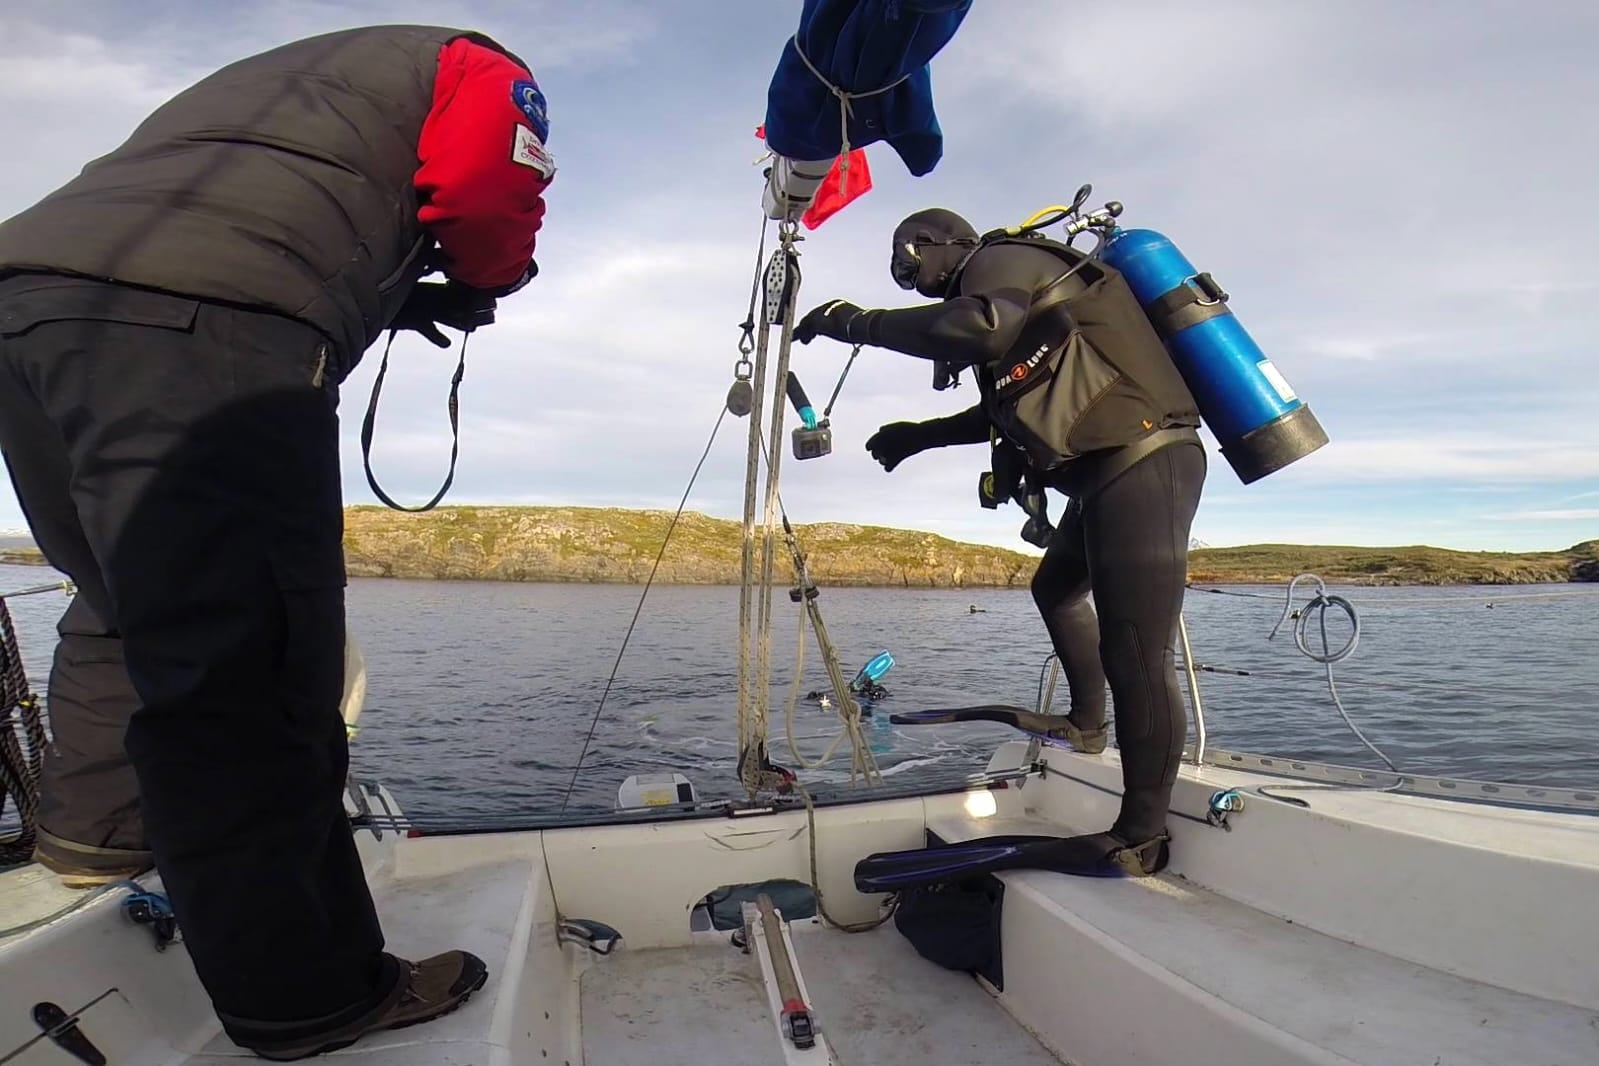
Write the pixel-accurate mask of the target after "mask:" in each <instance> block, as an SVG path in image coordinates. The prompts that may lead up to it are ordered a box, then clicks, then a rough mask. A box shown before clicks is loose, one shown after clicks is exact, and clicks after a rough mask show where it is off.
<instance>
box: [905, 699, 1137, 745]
mask: <svg viewBox="0 0 1599 1066" xmlns="http://www.w3.org/2000/svg"><path fill="white" fill-rule="evenodd" d="M888 720H889V722H890V723H892V724H893V725H940V724H944V723H949V722H998V723H999V724H1000V725H1008V726H1010V727H1011V728H1012V729H1019V730H1021V731H1022V732H1023V733H1031V734H1035V735H1037V736H1041V737H1047V738H1049V739H1051V740H1064V741H1066V742H1067V743H1068V744H1070V745H1071V746H1072V747H1074V748H1076V749H1077V750H1078V751H1080V752H1083V753H1084V754H1087V755H1098V754H1099V753H1100V752H1102V751H1104V750H1105V743H1106V740H1107V738H1108V736H1109V733H1110V730H1109V728H1108V727H1107V726H1103V725H1102V726H1100V727H1099V728H1098V729H1079V728H1077V726H1076V725H1074V724H1073V723H1072V720H1071V718H1070V717H1068V716H1067V715H1064V714H1039V713H1038V712H1037V711H1029V710H1025V709H1024V708H1021V707H1012V706H1009V705H1007V704H1003V703H988V704H983V705H981V706H977V707H950V708H946V709H941V710H933V711H904V712H901V713H898V714H891V715H889V716H888Z"/></svg>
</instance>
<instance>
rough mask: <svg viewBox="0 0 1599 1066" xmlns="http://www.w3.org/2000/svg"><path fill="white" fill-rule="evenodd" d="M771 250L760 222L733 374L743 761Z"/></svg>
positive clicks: (748, 731) (748, 723) (749, 728)
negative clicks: (742, 442) (742, 394)
mask: <svg viewBox="0 0 1599 1066" xmlns="http://www.w3.org/2000/svg"><path fill="white" fill-rule="evenodd" d="M765 248H766V220H765V219H764V218H763V219H762V222H761V244H760V248H759V249H758V250H757V251H756V253H755V281H754V287H753V288H752V290H751V292H750V310H749V317H748V318H746V319H745V326H744V333H743V336H742V337H741V338H740V341H739V355H740V357H741V358H740V360H739V363H738V365H737V366H735V368H734V374H735V377H738V378H740V379H741V380H748V378H747V377H745V374H746V373H748V374H749V375H751V376H752V377H753V379H754V380H753V381H751V394H750V411H749V419H750V429H749V441H748V445H747V448H746V452H745V456H744V529H743V543H742V545H741V547H740V559H739V566H740V573H739V592H738V750H739V753H740V755H741V756H742V755H743V753H745V752H747V751H749V750H750V748H751V745H752V738H753V735H754V720H753V719H754V716H753V713H752V709H751V706H750V689H751V683H750V667H751V665H752V662H751V656H752V654H753V643H752V634H751V632H750V613H751V605H752V604H751V600H752V597H753V596H754V595H755V493H756V487H757V484H758V479H759V476H760V461H761V419H762V418H763V417H764V414H765V412H764V411H763V408H764V406H765V399H766V355H767V351H768V349H769V348H770V346H771V329H770V328H768V326H769V324H768V323H767V322H766V318H765V315H764V313H763V315H762V318H761V330H760V336H759V338H755V339H753V340H752V334H753V331H754V330H755V326H756V320H755V313H756V301H757V297H758V295H759V293H760V287H761V283H762V280H763V278H764V275H765V272H766V271H767V270H768V269H770V268H769V267H768V266H767V264H766V263H765V262H764V259H765V255H764V252H765ZM752 348H753V350H754V352H755V363H754V367H753V369H752V370H751V371H748V372H745V371H743V370H742V369H741V368H742V367H743V366H745V365H747V364H748V362H749V354H750V350H751V349H752Z"/></svg>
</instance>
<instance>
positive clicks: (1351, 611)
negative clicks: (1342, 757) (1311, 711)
mask: <svg viewBox="0 0 1599 1066" xmlns="http://www.w3.org/2000/svg"><path fill="white" fill-rule="evenodd" d="M1306 580H1309V581H1314V582H1315V583H1316V595H1315V596H1314V597H1312V598H1311V600H1310V602H1309V603H1307V604H1305V606H1303V607H1301V608H1300V609H1299V610H1298V611H1297V612H1295V611H1294V590H1295V589H1297V588H1298V587H1299V583H1300V582H1301V581H1306ZM1329 607H1337V608H1339V609H1340V610H1342V611H1343V612H1344V614H1345V615H1347V616H1348V618H1349V625H1350V633H1349V639H1348V640H1347V641H1345V642H1344V645H1343V647H1341V648H1339V649H1338V650H1337V651H1333V650H1332V641H1331V639H1330V638H1329V637H1328V635H1327V608H1329ZM1312 611H1314V612H1315V614H1316V619H1317V621H1318V623H1319V625H1320V629H1321V651H1319V652H1315V651H1311V650H1310V645H1309V644H1308V643H1307V642H1306V639H1305V627H1306V625H1308V624H1309V622H1310V616H1311V612H1312ZM1290 615H1292V616H1293V618H1294V626H1293V631H1294V646H1295V647H1297V648H1298V649H1299V650H1300V652H1301V653H1302V654H1303V655H1305V656H1306V657H1307V658H1308V659H1310V660H1311V661H1312V662H1318V663H1320V664H1321V665H1322V668H1323V669H1324V670H1325V671H1326V675H1327V691H1328V692H1329V693H1331V694H1332V700H1333V705H1334V706H1335V707H1337V708H1338V714H1339V717H1341V718H1343V720H1344V725H1346V726H1348V727H1349V731H1350V732H1351V733H1353V734H1354V735H1355V738H1356V739H1357V740H1359V741H1360V742H1361V743H1362V744H1364V745H1366V747H1367V748H1368V749H1369V750H1370V751H1371V753H1372V754H1373V755H1375V756H1377V758H1379V759H1381V760H1382V761H1383V764H1384V765H1385V766H1387V767H1388V769H1390V770H1392V771H1393V772H1394V773H1396V774H1397V773H1399V767H1397V766H1395V765H1394V761H1393V760H1392V759H1390V758H1389V757H1388V756H1387V755H1386V754H1384V753H1383V751H1382V749H1381V748H1379V747H1377V745H1375V744H1373V743H1372V742H1371V741H1370V740H1368V739H1367V738H1366V734H1364V733H1362V732H1361V731H1360V727H1359V726H1357V725H1356V724H1355V723H1354V721H1353V720H1352V719H1351V718H1350V717H1349V712H1348V711H1347V710H1345V709H1344V701H1343V700H1342V699H1341V698H1340V697H1339V695H1338V684H1337V682H1335V681H1334V680H1333V669H1332V668H1333V664H1334V663H1341V662H1343V661H1344V660H1345V659H1347V658H1349V657H1350V656H1351V655H1353V654H1354V653H1355V648H1356V647H1357V646H1359V644H1360V616H1359V615H1358V614H1356V613H1355V607H1354V605H1353V604H1352V603H1350V602H1349V601H1348V600H1346V599H1344V598H1343V597H1342V596H1329V595H1328V594H1327V585H1326V583H1325V582H1323V581H1322V579H1321V578H1320V577H1317V576H1316V575H1315V574H1300V575H1298V576H1297V577H1295V578H1294V579H1293V580H1292V581H1290V582H1289V583H1288V594H1287V596H1286V598H1285V600H1284V603H1283V613H1282V617H1281V618H1279V619H1277V624H1276V625H1274V626H1272V627H1271V632H1270V633H1269V634H1268V635H1267V637H1266V639H1267V640H1272V639H1274V638H1275V637H1276V636H1277V631H1278V630H1279V629H1281V628H1282V624H1283V623H1284V622H1286V621H1288V619H1289V616H1290Z"/></svg>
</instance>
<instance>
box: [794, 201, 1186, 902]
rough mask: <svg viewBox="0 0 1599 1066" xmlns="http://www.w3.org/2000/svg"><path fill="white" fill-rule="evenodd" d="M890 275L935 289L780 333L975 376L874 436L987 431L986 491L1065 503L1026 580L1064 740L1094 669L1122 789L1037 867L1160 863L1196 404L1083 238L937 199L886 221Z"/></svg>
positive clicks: (896, 446) (1177, 712) (841, 307)
mask: <svg viewBox="0 0 1599 1066" xmlns="http://www.w3.org/2000/svg"><path fill="white" fill-rule="evenodd" d="M890 272H891V273H892V275H893V278H894V280H895V282H896V283H897V284H898V285H899V286H900V287H901V288H902V289H907V290H909V289H914V290H915V291H916V292H917V293H919V294H920V295H922V296H925V297H928V298H930V299H932V300H935V301H937V302H935V303H930V304H923V305H920V306H915V307H906V308H894V309H885V308H873V309H865V308H862V307H860V306H858V305H856V304H853V303H850V302H848V301H846V300H831V301H828V302H827V303H824V304H821V305H819V306H817V307H815V308H813V309H812V310H811V311H809V312H808V313H807V314H806V315H805V316H804V318H802V319H801V320H800V321H799V322H798V323H797V324H796V326H795V329H794V339H796V340H798V341H800V342H801V343H809V342H810V341H811V340H813V339H814V338H816V337H818V336H823V337H829V338H832V339H835V340H839V341H844V342H846V343H850V344H864V345H871V346H874V347H880V348H887V349H889V350H891V351H897V352H900V353H903V354H906V355H910V356H915V357H917V358H921V359H927V360H930V361H932V362H933V364H934V387H935V388H944V387H948V385H949V384H951V383H952V382H955V381H958V378H959V375H960V373H961V372H963V371H964V370H965V369H967V368H970V369H971V370H972V371H973V372H974V376H975V378H976V381H977V387H978V391H979V397H980V401H981V402H980V403H979V404H978V405H977V406H976V407H973V408H971V409H969V410H967V411H964V412H961V413H960V414H956V415H952V416H949V417H947V418H941V419H933V420H931V421H929V422H923V423H905V422H901V423H891V424H889V425H886V426H884V427H882V429H880V430H879V431H878V433H877V434H875V435H874V436H873V437H872V439H871V441H870V442H869V443H868V447H869V448H870V450H871V451H872V454H873V455H874V457H876V458H877V459H878V461H879V462H881V463H882V464H883V466H884V467H885V468H886V469H888V470H892V469H893V468H894V467H895V466H896V465H898V463H899V462H902V461H903V460H904V459H905V458H908V457H909V456H911V455H914V454H916V453H917V452H920V451H923V450H925V449H927V448H934V447H943V446H947V445H953V444H976V443H980V442H982V441H990V442H991V443H992V444H993V452H992V455H993V459H994V470H993V472H992V473H993V477H994V481H995V485H994V486H993V492H992V493H991V495H993V496H996V497H1000V498H1003V497H1007V496H1010V495H1012V494H1013V493H1014V492H1016V491H1017V489H1018V487H1019V486H1024V485H1028V479H1032V480H1033V483H1032V485H1029V486H1028V488H1030V489H1036V488H1037V487H1038V486H1039V485H1043V486H1047V487H1049V488H1053V489H1055V490H1057V491H1059V492H1062V493H1064V494H1065V495H1067V496H1069V497H1071V500H1072V505H1071V508H1070V509H1069V511H1068V513H1067V515H1066V517H1065V519H1064V520H1063V522H1062V523H1061V526H1060V528H1059V529H1058V530H1057V531H1056V532H1055V534H1054V536H1053V537H1052V538H1051V539H1050V541H1049V547H1048V550H1047V551H1046V554H1045V559H1044V562H1043V563H1041V564H1040V566H1039V571H1038V573H1037V575H1035V577H1034V583H1033V594H1034V597H1035V599H1036V600H1037V602H1038V605H1039V608H1040V611H1041V612H1042V613H1043V614H1044V617H1045V620H1046V623H1047V624H1048V625H1049V628H1050V633H1051V637H1052V639H1053V640H1054V641H1055V644H1056V648H1057V651H1058V652H1061V653H1062V655H1061V659H1062V664H1063V666H1064V667H1065V669H1066V670H1067V674H1068V679H1069V682H1070V684H1071V690H1072V699H1073V707H1072V712H1071V715H1070V721H1071V722H1072V726H1073V728H1074V729H1075V730H1076V734H1075V736H1074V737H1073V738H1072V739H1073V743H1074V746H1077V747H1080V748H1081V749H1083V750H1103V747H1104V741H1105V733H1106V726H1105V710H1104V693H1103V690H1104V687H1105V681H1106V680H1108V682H1109V687H1110V692H1111V695H1112V697H1113V699H1114V701H1115V706H1116V722H1115V726H1116V741H1117V745H1118V747H1119V749H1120V754H1121V759H1122V769H1123V796H1122V804H1121V810H1120V813H1119V815H1118V817H1117V818H1116V820H1115V822H1114V824H1112V825H1111V826H1110V827H1109V828H1108V829H1106V830H1105V831H1103V832H1099V833H1092V834H1088V835H1084V836H1078V837H1071V838H1066V839H1063V840H1060V841H1055V842H1052V843H1051V845H1050V848H1049V853H1048V862H1047V868H1049V869H1052V870H1059V871H1061V872H1067V873H1085V874H1101V873H1103V872H1105V871H1106V870H1114V871H1118V872H1120V873H1122V874H1126V875H1132V876H1148V875H1150V874H1153V873H1156V872H1158V871H1159V870H1160V869H1162V868H1164V866H1165V865H1166V862H1167V861H1168V858H1169V851H1168V844H1169V840H1170V836H1169V834H1168V832H1167V830H1166V817H1167V813H1168V808H1169V805H1170V801H1171V793H1172V788H1173V785H1174V784H1175V782H1176V778H1177V768H1178V764H1179V762H1180V760H1181V757H1182V750H1183V741H1184V738H1185V735H1186V732H1187V714H1186V709H1185V707H1184V703H1183V697H1182V693H1181V691H1180V690H1179V688H1178V683H1177V672H1176V664H1175V652H1174V648H1173V645H1174V642H1175V639H1176V631H1177V623H1178V616H1179V612H1180V611H1181V608H1182V601H1183V592H1184V587H1185V583H1186V576H1187V558H1188V537H1189V530H1190V527H1191V525H1192V523H1193V519H1194V514H1195V511H1196V510H1197V508H1198V505H1199V498H1200V491H1201V489H1202V487H1203V484H1204V480H1205V474H1206V457H1205V453H1204V450H1203V447H1202V445H1201V442H1200V438H1199V435H1198V432H1197V427H1198V426H1199V424H1200V417H1199V410H1198V405H1197V403H1196V401H1195V399H1194V397H1193V395H1192V394H1191V393H1190V391H1189V389H1188V386H1187V385H1186V384H1185V383H1184V381H1183V378H1182V376H1181V374H1180V373H1179V371H1178V369H1177V367H1176V366H1175V365H1174V364H1173V363H1172V361H1171V358H1170V356H1169V355H1168V354H1167V352H1166V349H1165V347H1164V346H1163V344H1162V341H1161V338H1160V336H1159V334H1158V333H1157V332H1156V331H1155V328H1154V327H1153V326H1152V325H1151V324H1150V322H1149V319H1148V318H1147V317H1146V315H1145V313H1144V311H1143V309H1142V308H1141V307H1140V306H1139V303H1138V301H1137V300H1136V299H1135V297H1134V296H1133V294H1132V292H1131V291H1130V290H1129V288H1128V287H1127V284H1126V282H1125V280H1124V279H1123V278H1122V277H1121V275H1120V274H1118V273H1117V272H1116V271H1114V270H1112V269H1110V268H1108V267H1106V266H1105V265H1103V264H1101V263H1098V262H1095V261H1093V260H1092V259H1091V258H1090V257H1089V256H1087V255H1086V254H1085V253H1083V252H1080V251H1076V250H1075V249H1072V248H1070V247H1068V246H1066V245H1063V244H1059V243H1056V242H1051V241H1045V240H1042V239H1039V238H1035V237H1030V236H1015V237H1012V236H1006V235H1003V234H992V235H989V236H988V237H979V235H978V233H977V231H976V230H975V229H974V228H973V227H972V225H971V224H970V223H969V222H967V221H966V220H965V219H964V218H962V217H961V216H959V215H957V214H955V213H954V212H952V211H947V210H944V209H941V208H934V209H929V210H925V211H919V212H916V213H915V214H912V215H910V216H909V217H907V218H906V219H905V220H904V221H903V222H901V223H900V225H899V226H898V227H897V228H896V229H895V231H894V235H893V248H892V255H891V260H890ZM1090 592H1092V593H1093V596H1094V603H1095V605H1096V606H1097V618H1096V617H1095V610H1094V608H1092V607H1090V606H1089V605H1088V602H1087V598H1088V594H1089V593H1090ZM1091 648H1096V649H1097V651H1098V655H1097V659H1098V660H1099V662H1098V667H1097V668H1096V667H1095V666H1091V665H1090V662H1091V660H1092V659H1093V658H1095V657H1094V656H1090V655H1089V654H1088V649H1091ZM1018 865H1040V863H1036V862H1029V863H1018ZM859 880H860V873H859V871H857V881H858V882H859Z"/></svg>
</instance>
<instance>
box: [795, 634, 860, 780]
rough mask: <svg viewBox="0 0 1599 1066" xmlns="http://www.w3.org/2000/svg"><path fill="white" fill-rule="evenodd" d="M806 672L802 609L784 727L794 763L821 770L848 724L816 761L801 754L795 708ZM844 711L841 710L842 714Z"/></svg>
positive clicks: (800, 766)
mask: <svg viewBox="0 0 1599 1066" xmlns="http://www.w3.org/2000/svg"><path fill="white" fill-rule="evenodd" d="M804 672H805V612H804V610H803V609H802V610H801V611H800V616H799V648H798V650H796V651H795V653H794V680H793V682H792V683H791V684H790V685H789V687H788V706H787V707H786V708H785V709H784V712H783V729H784V732H785V733H786V734H787V735H788V753H789V755H790V757H791V758H792V759H793V760H794V764H795V765H796V766H798V767H799V768H800V769H801V770H819V769H821V768H822V767H824V766H826V765H827V764H828V763H829V762H831V761H832V758H833V753H834V752H836V751H837V750H838V745H839V744H840V743H841V742H842V741H843V739H844V737H845V736H846V735H847V734H848V732H849V729H848V726H846V727H845V728H844V729H841V730H839V731H838V733H837V734H835V735H834V737H833V742H832V743H831V744H829V745H828V746H827V750H826V751H824V752H822V754H821V757H820V758H818V759H817V760H816V761H815V762H812V761H810V760H809V759H807V758H805V756H803V755H801V754H800V750H799V743H798V741H797V740H796V739H795V736H794V709H795V708H796V707H798V706H799V690H800V681H801V679H802V677H803V675H804ZM843 713H844V712H843V711H842V710H841V711H840V712H839V714H840V715H842V714H843Z"/></svg>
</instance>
